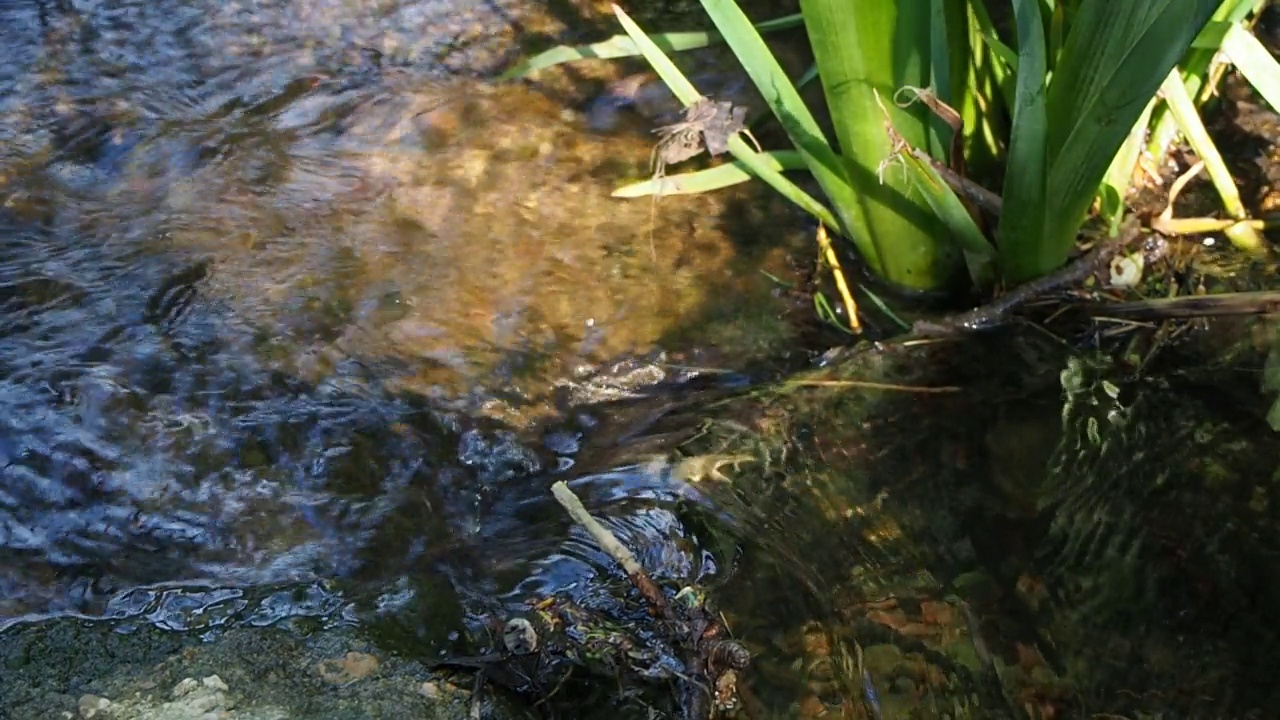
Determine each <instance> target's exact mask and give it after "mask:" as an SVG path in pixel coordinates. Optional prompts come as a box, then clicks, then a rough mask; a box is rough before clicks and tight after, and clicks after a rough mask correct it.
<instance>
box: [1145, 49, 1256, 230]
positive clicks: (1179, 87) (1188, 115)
mask: <svg viewBox="0 0 1280 720" xmlns="http://www.w3.org/2000/svg"><path fill="white" fill-rule="evenodd" d="M1161 90H1162V91H1163V92H1164V100H1165V102H1166V103H1168V105H1169V113H1170V114H1171V115H1172V116H1173V118H1174V120H1175V121H1177V123H1178V128H1179V129H1180V130H1181V131H1182V134H1183V135H1185V136H1186V138H1187V142H1188V143H1190V145H1191V149H1192V150H1194V151H1195V153H1196V155H1197V156H1199V158H1200V161H1201V162H1203V163H1204V169H1205V170H1207V171H1208V173H1209V179H1210V180H1212V181H1213V186H1214V187H1215V188H1216V189H1217V190H1218V195H1219V197H1221V198H1222V205H1223V207H1224V208H1225V209H1226V211H1227V215H1230V216H1231V217H1232V218H1233V219H1235V220H1245V219H1247V218H1248V213H1247V212H1246V211H1245V209H1244V203H1243V202H1241V200H1240V191H1239V189H1237V188H1236V183H1235V180H1234V179H1232V177H1231V170H1230V169H1228V168H1227V164H1226V162H1225V161H1224V160H1223V159H1222V154H1221V153H1219V152H1218V147H1217V146H1216V145H1214V144H1213V139H1212V138H1210V137H1209V131H1208V130H1207V129H1205V126H1204V122H1203V121H1202V120H1201V119H1200V114H1199V113H1197V112H1196V105H1195V102H1193V101H1192V100H1191V95H1190V94H1188V93H1187V86H1186V85H1185V84H1183V82H1182V75H1180V74H1179V73H1178V71H1177V70H1174V71H1172V72H1170V73H1169V75H1168V77H1167V78H1166V79H1165V82H1164V85H1163V86H1162V87H1161ZM1223 234H1224V235H1226V236H1227V238H1228V239H1229V240H1230V241H1231V243H1232V244H1233V245H1235V246H1236V247H1238V248H1240V249H1241V250H1247V251H1251V252H1256V251H1258V250H1261V249H1262V247H1263V244H1262V237H1261V236H1260V235H1258V233H1257V231H1255V230H1254V229H1253V228H1251V227H1249V226H1248V225H1245V224H1236V225H1233V226H1232V227H1231V228H1229V229H1228V230H1227V231H1225V232H1224V233H1223Z"/></svg>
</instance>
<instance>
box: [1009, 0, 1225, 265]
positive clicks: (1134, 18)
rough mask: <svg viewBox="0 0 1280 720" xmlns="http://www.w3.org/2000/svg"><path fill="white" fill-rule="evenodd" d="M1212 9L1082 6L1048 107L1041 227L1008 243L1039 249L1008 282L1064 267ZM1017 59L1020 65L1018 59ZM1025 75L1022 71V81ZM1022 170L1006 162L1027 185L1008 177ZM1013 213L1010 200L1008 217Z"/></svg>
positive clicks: (1196, 5) (1191, 2)
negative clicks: (1131, 137) (1136, 129)
mask: <svg viewBox="0 0 1280 720" xmlns="http://www.w3.org/2000/svg"><path fill="white" fill-rule="evenodd" d="M1218 3H1219V0H1124V1H1119V0H1082V1H1081V3H1080V5H1079V7H1078V8H1077V11H1076V16H1075V18H1074V19H1073V21H1072V23H1071V29H1070V31H1069V33H1068V36H1067V40H1066V43H1065V44H1064V46H1063V49H1062V58H1061V60H1060V62H1059V63H1058V66H1057V68H1056V70H1055V72H1054V76H1053V80H1052V82H1051V83H1050V85H1049V92H1048V96H1047V99H1046V103H1045V104H1046V107H1047V116H1048V119H1049V124H1048V128H1049V133H1048V136H1047V138H1046V145H1045V157H1046V167H1047V169H1048V176H1047V183H1046V185H1045V188H1046V193H1045V196H1044V197H1045V203H1044V206H1043V208H1042V210H1041V212H1040V219H1041V230H1040V232H1039V233H1038V234H1037V235H1036V236H1035V237H1028V238H1026V239H1015V240H1014V242H1027V243H1032V244H1034V245H1035V247H1034V248H1030V247H1027V248H1022V249H1020V250H1019V251H1017V252H1015V253H1014V255H1015V256H1016V258H1017V262H1016V263H1015V264H1014V266H1013V267H1012V269H1013V270H1014V272H1013V277H1012V278H1011V279H1013V280H1026V279H1029V278H1031V277H1035V276H1037V275H1040V274H1042V273H1045V272H1048V271H1050V270H1053V269H1054V268H1056V267H1058V266H1060V265H1061V264H1062V263H1063V262H1065V261H1066V259H1067V256H1068V255H1069V254H1070V252H1071V249H1072V247H1073V246H1074V243H1075V237H1076V234H1077V232H1078V231H1079V228H1080V225H1081V223H1082V222H1083V220H1084V217H1085V214H1086V213H1087V212H1088V209H1089V205H1090V203H1092V201H1093V197H1094V194H1095V192H1096V191H1097V188H1098V185H1099V183H1100V182H1101V180H1102V177H1103V175H1104V174H1105V173H1106V170H1107V166H1108V165H1109V164H1110V163H1111V161H1112V159H1113V158H1114V157H1115V154H1116V151H1117V150H1118V149H1119V148H1120V145H1121V144H1122V143H1123V142H1124V139H1125V136H1126V135H1128V133H1129V131H1130V130H1131V129H1132V128H1133V123H1134V122H1135V121H1136V120H1137V119H1138V116H1139V115H1141V114H1142V111H1143V109H1144V108H1145V107H1146V105H1147V102H1148V101H1149V100H1150V99H1151V97H1152V95H1154V94H1155V91H1156V89H1157V88H1158V87H1160V84H1161V83H1162V82H1163V81H1164V79H1165V77H1166V76H1167V75H1168V74H1169V71H1170V70H1171V69H1173V67H1174V64H1175V63H1177V61H1178V59H1179V58H1181V57H1182V55H1183V53H1184V52H1186V50H1187V48H1188V47H1189V46H1190V45H1191V41H1192V40H1193V39H1194V38H1195V36H1196V34H1197V33H1198V32H1199V31H1200V30H1201V28H1203V27H1204V25H1205V23H1207V22H1208V21H1209V18H1210V16H1212V15H1213V12H1214V10H1215V9H1216V8H1217V7H1218ZM1015 7H1017V5H1016V4H1015ZM1019 25H1021V23H1019ZM1019 50H1020V51H1021V50H1022V49H1021V48H1019ZM1019 62H1020V63H1021V62H1025V59H1024V56H1021V55H1020V59H1019ZM1022 70H1023V68H1022V67H1021V66H1019V78H1021V71H1022ZM1019 104H1020V105H1021V103H1019ZM1015 133H1016V130H1015ZM1019 172H1021V169H1020V167H1019V165H1018V164H1016V163H1013V162H1011V164H1010V176H1011V179H1012V180H1013V181H1014V182H1016V183H1018V184H1022V183H1023V182H1025V181H1024V179H1023V178H1022V177H1020V176H1017V175H1014V173H1019ZM1026 181H1029V178H1028V179H1027V180H1026ZM1006 187H1007V186H1006ZM1010 210H1011V207H1010V204H1009V203H1008V202H1006V204H1005V211H1006V212H1009V211H1010ZM1017 212H1023V211H1022V210H1018V211H1017ZM1006 237H1007V236H1006V235H1004V234H1002V238H1006ZM1001 251H1002V252H1003V251H1004V247H1003V246H1002V247H1001Z"/></svg>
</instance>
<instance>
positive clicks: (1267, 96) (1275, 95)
mask: <svg viewBox="0 0 1280 720" xmlns="http://www.w3.org/2000/svg"><path fill="white" fill-rule="evenodd" d="M1222 51H1223V52H1224V53H1226V54H1227V57H1229V58H1231V62H1232V64H1234V65H1235V66H1236V69H1238V70H1239V71H1240V74H1241V75H1244V79H1245V80H1248V81H1249V84H1250V85H1252V86H1253V88H1254V89H1255V90H1257V91H1258V94H1259V95H1261V96H1262V98H1263V99H1264V100H1266V101H1267V103H1268V104H1270V105H1271V109H1272V110H1280V63H1277V62H1276V59H1275V58H1274V57H1272V55H1271V53H1269V52H1267V49H1266V48H1265V47H1263V45H1262V43H1260V42H1258V38H1256V37H1254V36H1253V35H1252V34H1251V33H1250V32H1249V31H1247V30H1245V29H1244V28H1243V27H1241V26H1240V25H1239V24H1238V23H1237V24H1234V25H1232V26H1231V29H1230V30H1228V31H1227V34H1226V37H1225V38H1223V42H1222Z"/></svg>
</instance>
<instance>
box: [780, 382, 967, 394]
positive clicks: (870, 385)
mask: <svg viewBox="0 0 1280 720" xmlns="http://www.w3.org/2000/svg"><path fill="white" fill-rule="evenodd" d="M783 384H784V385H798V386H801V387H849V388H860V389H862V390H889V391H893V392H911V393H953V392H960V390H961V389H962V388H959V387H957V386H955V385H933V386H924V385H896V384H894V383H881V382H871V381H869V380H786V381H783Z"/></svg>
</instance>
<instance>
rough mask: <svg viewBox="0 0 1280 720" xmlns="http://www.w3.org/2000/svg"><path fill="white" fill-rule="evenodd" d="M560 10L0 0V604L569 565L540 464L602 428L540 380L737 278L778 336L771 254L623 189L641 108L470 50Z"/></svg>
mask: <svg viewBox="0 0 1280 720" xmlns="http://www.w3.org/2000/svg"><path fill="white" fill-rule="evenodd" d="M569 20H573V18H568V17H555V16H554V15H552V14H550V13H549V12H548V11H547V10H544V9H542V8H541V7H540V6H538V5H536V4H529V3H514V2H502V1H501V0H495V1H493V2H486V3H457V2H434V1H429V0H424V1H419V2H409V1H391V2H381V3H376V4H374V5H368V4H355V3H349V2H340V1H333V2H329V1H327V0H318V1H317V2H305V3H298V2H291V1H285V0H280V1H266V2H236V3H223V2H213V3H209V2H192V1H185V0H165V1H163V2H133V1H125V2H115V1H102V2H95V1H83V2H82V1H74V0H67V1H65V2H53V1H50V2H42V1H39V2H38V1H36V0H31V1H28V2H21V1H18V2H15V1H6V2H0V48H2V49H0V57H2V58H3V61H4V62H3V63H0V199H2V200H3V209H0V467H2V468H3V470H0V477H2V478H3V482H0V558H3V561H2V562H0V627H4V626H7V625H11V624H13V623H18V622H23V621H28V620H33V619H36V618H41V617H48V616H50V615H71V616H78V617H86V618H90V617H107V618H115V619H121V618H131V619H133V620H135V621H143V622H151V623H155V624H157V625H160V626H163V627H172V628H175V629H182V628H199V627H206V626H214V625H218V624H219V623H224V622H228V621H236V622H240V621H243V622H249V623H255V624H256V623H264V622H270V621H274V620H277V619H280V618H282V617H287V616H298V617H308V616H322V617H324V618H326V620H325V621H326V622H346V621H348V620H350V618H349V617H348V616H347V615H345V614H344V613H346V612H350V611H351V610H350V608H349V607H348V606H347V603H348V602H349V598H350V597H356V596H360V597H365V596H364V595H361V594H360V593H362V592H364V591H354V590H350V589H348V590H347V591H346V593H347V594H345V595H344V594H343V592H342V591H340V590H339V589H338V588H337V586H334V585H333V584H332V583H333V582H334V581H339V580H343V579H346V580H360V581H365V580H368V581H370V582H369V583H368V584H362V585H359V587H368V588H371V590H369V592H370V593H372V594H371V595H368V596H367V598H366V599H367V601H368V606H367V608H366V609H368V608H382V609H383V610H385V609H387V608H389V607H393V606H396V605H397V603H399V604H403V603H405V602H408V601H409V599H410V598H412V597H414V595H415V593H417V592H418V591H419V590H420V588H413V587H407V586H404V581H403V580H398V579H397V578H403V577H405V574H406V573H409V572H417V571H420V570H421V571H427V572H429V571H430V568H435V569H436V570H437V571H438V572H439V573H441V576H442V577H446V576H447V577H448V578H449V582H447V583H445V585H443V586H442V587H445V588H447V589H446V590H445V591H433V592H435V594H436V595H439V596H440V597H439V598H435V597H433V598H431V602H433V603H436V602H440V603H445V604H448V603H450V602H452V603H455V604H458V603H459V602H460V601H461V603H462V604H461V605H458V607H461V606H462V605H466V606H467V607H469V608H471V609H472V610H473V611H479V610H481V609H483V608H484V607H486V606H487V605H490V604H492V600H493V599H494V598H496V597H498V596H499V595H502V594H505V593H512V595H511V597H516V596H517V595H520V594H521V593H525V592H528V591H533V590H536V589H538V588H539V587H542V588H549V587H563V586H564V585H565V584H569V583H571V582H572V581H573V579H574V578H576V577H578V576H580V575H581V574H582V573H584V572H588V569H587V568H586V566H583V565H582V562H586V561H583V560H570V559H566V558H563V557H559V556H553V557H550V558H548V559H545V560H542V559H541V558H542V557H543V556H544V555H546V554H547V553H551V552H552V550H554V549H556V548H558V547H559V543H560V542H561V541H562V539H563V536H564V530H565V526H564V523H563V520H562V519H561V518H560V517H559V514H558V511H557V510H556V509H554V508H553V507H550V506H549V505H548V498H547V497H546V495H545V487H546V482H545V480H544V479H539V480H537V481H533V482H530V481H529V478H531V477H533V476H535V475H537V474H539V473H542V472H543V471H544V470H545V471H552V470H555V469H556V468H565V467H568V466H570V465H571V464H572V462H573V461H572V456H573V454H574V452H575V445H576V443H578V442H579V439H580V438H581V436H582V434H583V433H584V432H586V431H588V430H589V427H588V426H585V425H581V424H580V423H577V422H576V421H573V420H557V421H556V424H554V425H553V426H550V427H549V428H546V429H539V428H542V423H543V422H544V421H545V420H547V419H554V418H556V417H558V416H559V415H558V413H559V408H560V407H561V406H562V405H563V403H562V398H563V396H565V394H566V390H567V387H558V386H557V385H556V382H555V381H556V380H557V378H571V377H573V376H574V375H575V373H576V374H578V375H579V376H583V375H584V373H588V372H589V371H590V369H591V368H592V367H595V366H596V365H598V364H599V363H600V362H601V361H604V360H607V359H609V358H612V357H617V356H620V355H625V354H627V353H644V352H649V351H652V350H655V349H657V348H659V347H661V346H664V345H667V344H670V342H675V341H676V338H678V337H679V336H680V334H681V333H683V332H685V330H683V329H682V327H681V325H680V323H681V322H682V320H683V316H685V315H686V314H688V313H690V312H694V313H698V312H703V310H702V309H703V308H707V307H711V306H710V305H708V299H709V298H713V297H716V296H721V297H722V298H723V299H722V302H725V301H727V295H728V294H729V293H732V294H734V295H736V296H738V297H739V298H741V299H745V300H746V301H747V310H748V312H750V313H751V314H752V316H753V318H752V319H751V320H748V321H747V326H751V323H756V324H757V325H760V324H761V323H763V324H762V325H761V327H762V328H763V330H762V332H763V333H764V335H766V336H767V335H769V333H772V334H773V335H772V336H771V337H774V338H775V339H768V338H766V339H765V340H763V341H761V340H760V337H761V333H759V332H753V331H751V330H747V331H745V333H746V336H747V339H746V341H744V342H745V343H748V344H749V343H757V344H759V343H761V342H763V345H761V346H760V347H758V348H747V347H744V342H739V344H738V346H737V347H740V348H743V349H745V350H747V351H748V352H750V351H755V350H759V349H762V348H766V347H768V346H769V344H770V343H777V342H778V341H785V337H786V336H785V332H786V331H785V329H783V327H782V325H780V324H779V323H778V322H777V321H776V320H774V319H771V316H770V315H768V314H767V313H754V312H752V311H751V310H750V303H752V302H765V303H771V302H772V300H771V297H770V287H769V282H768V281H767V280H766V279H764V278H763V276H761V275H759V274H758V273H754V271H753V270H752V268H753V267H758V266H759V265H760V264H761V263H762V262H765V261H766V260H767V258H765V256H764V255H761V254H754V251H749V252H747V253H746V254H745V255H744V254H743V253H740V252H738V251H737V250H736V249H735V247H734V243H735V242H736V239H735V238H733V237H731V235H730V234H729V233H727V232H726V231H725V229H724V228H723V226H722V223H721V222H720V220H719V219H718V218H719V215H720V212H721V206H720V205H719V204H716V203H717V202H718V201H710V200H707V201H696V200H695V201H691V202H684V203H680V204H679V205H678V206H676V207H672V208H670V209H666V208H664V209H663V212H662V213H660V214H658V215H656V216H655V215H654V214H653V213H652V210H651V208H650V207H649V205H648V204H647V203H622V202H621V201H616V200H612V199H610V198H609V197H608V195H607V194H608V191H609V190H611V189H612V188H613V187H616V186H617V184H619V183H620V182H621V181H623V180H624V179H626V178H631V177H636V176H637V175H639V174H642V173H643V166H644V163H646V162H647V157H648V156H647V143H648V142H649V140H648V138H647V137H645V136H644V134H643V133H634V134H632V135H628V136H616V137H607V136H603V135H599V134H593V133H591V132H589V131H588V129H587V126H586V123H585V122H584V120H583V118H582V117H581V116H580V115H578V114H577V113H576V112H575V111H574V110H573V105H572V103H570V104H565V103H564V102H563V101H562V100H551V99H549V98H548V97H546V96H544V95H542V94H539V93H538V92H536V91H534V90H530V89H528V88H524V87H521V86H518V85H512V86H496V85H493V84H491V83H487V82H485V81H483V80H478V79H473V78H480V77H483V76H485V75H487V74H490V73H492V72H493V71H494V70H496V69H498V68H500V67H502V66H504V64H506V63H507V62H509V60H510V59H511V58H512V57H514V54H515V53H518V52H519V51H520V45H519V43H523V42H526V41H527V42H533V43H534V44H537V43H542V44H545V43H546V42H547V40H548V38H552V37H571V36H573V33H574V32H575V31H581V30H584V29H585V28H588V27H589V26H590V24H591V21H590V20H588V19H587V15H582V16H579V17H578V18H577V19H576V20H573V21H574V22H576V23H577V25H576V26H573V25H572V24H568V25H567V24H566V21H569ZM598 84H599V82H597V85H598ZM587 92H588V93H589V92H590V90H588V91H587ZM539 176H541V177H539ZM744 219H745V218H744ZM651 243H652V245H653V247H654V248H655V249H656V250H657V251H660V255H652V256H651V254H650V250H649V247H650V245H651ZM744 263H745V264H744ZM779 272H781V271H779ZM752 298H755V299H752ZM737 304H738V305H740V304H741V301H739V303H737ZM707 312H710V313H712V314H713V315H716V314H719V315H722V316H725V317H728V318H730V319H731V321H730V322H727V323H724V325H723V327H724V328H725V329H726V330H725V332H727V333H729V334H730V335H734V334H740V333H743V332H744V331H743V330H742V328H743V327H744V326H743V324H742V322H739V321H738V320H737V319H735V318H733V316H732V313H729V314H728V315H726V314H725V312H724V311H720V310H715V308H714V307H711V309H710V310H707ZM775 314H776V313H775ZM770 323H772V325H770ZM704 324H705V323H704ZM707 326H708V327H709V328H710V330H709V332H711V333H713V334H714V332H715V330H714V323H712V324H709V325H707ZM711 340H712V342H719V343H720V344H721V345H722V346H723V347H724V348H725V349H726V350H728V349H729V348H731V347H735V346H734V345H733V343H734V340H733V338H732V337H730V338H728V339H726V338H725V336H724V334H723V333H722V336H721V337H719V338H715V337H712V338H711ZM686 344H687V343H686ZM699 359H704V360H706V359H710V358H709V357H701V358H700V357H699V356H692V355H691V356H688V357H686V358H685V360H686V362H690V363H696V362H698V360H699ZM655 372H657V375H655V376H653V377H648V378H646V379H647V380H653V379H660V378H661V377H662V375H663V373H662V372H661V371H655ZM544 434H545V435H546V440H545V442H544V437H543V435H544ZM633 492H638V493H640V495H643V494H644V493H643V488H642V487H640V488H629V489H628V490H627V491H626V492H624V493H623V494H624V495H631V494H632V493H633ZM549 521H550V523H551V524H547V523H548V522H549ZM633 521H634V522H635V523H638V525H637V526H636V528H635V530H634V531H635V533H636V534H637V536H644V537H650V536H652V537H655V538H656V537H664V538H665V537H668V536H670V535H672V534H673V533H677V534H678V532H679V530H678V524H677V523H675V522H674V520H673V519H672V518H671V517H668V516H663V515H662V514H661V513H660V512H659V511H656V510H653V511H645V512H644V513H641V514H640V515H637V516H636V517H635V518H634V520H633ZM544 533H545V537H541V535H542V534H544ZM556 552H558V550H557V551H556ZM662 552H667V551H666V550H662ZM582 556H583V557H584V558H585V557H591V558H593V559H594V556H591V555H590V553H588V552H586V551H585V550H584V551H583V555H582ZM666 560H669V561H670V563H669V564H671V565H672V566H673V567H683V565H682V563H683V564H687V562H686V561H685V560H683V559H680V558H667V559H666ZM530 561H537V562H539V563H543V564H545V570H537V569H536V568H534V569H533V570H531V569H530V567H529V565H528V563H529V562H530ZM589 564H590V563H589V562H588V565H589ZM664 564H665V560H664ZM688 569H689V570H690V572H694V569H693V568H688ZM530 578H532V579H530ZM298 583H301V585H298ZM387 583H391V585H390V586H388V585H387ZM396 583H400V584H399V585H397V584H396ZM535 586H537V587H535ZM299 588H302V589H301V590H299ZM513 588H515V589H513ZM384 591H385V594H384ZM353 592H354V593H355V595H352V594H351V593H353ZM299 593H300V594H299ZM453 593H462V594H463V595H467V594H470V597H466V598H457V597H452V595H453ZM344 598H347V599H344ZM344 607H347V609H346V610H344ZM454 612H455V613H456V612H458V611H457V610H455V611H454Z"/></svg>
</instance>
